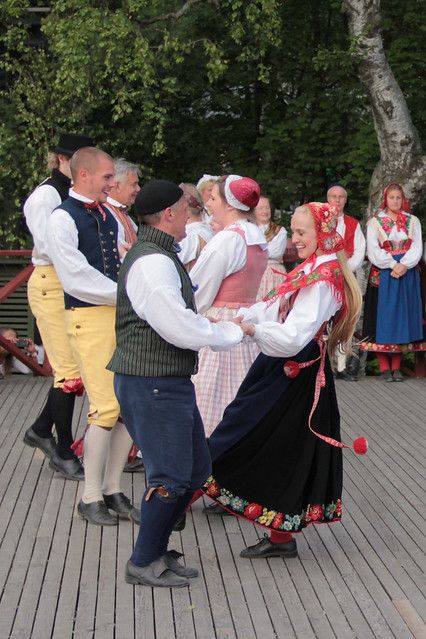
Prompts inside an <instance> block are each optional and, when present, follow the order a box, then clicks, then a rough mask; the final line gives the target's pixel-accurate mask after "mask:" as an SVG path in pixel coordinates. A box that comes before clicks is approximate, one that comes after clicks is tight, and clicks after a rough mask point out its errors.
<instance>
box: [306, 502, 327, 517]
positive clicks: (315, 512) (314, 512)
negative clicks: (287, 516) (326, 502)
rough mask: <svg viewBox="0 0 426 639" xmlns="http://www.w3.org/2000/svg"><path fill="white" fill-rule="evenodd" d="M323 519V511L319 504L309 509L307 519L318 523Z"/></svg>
mask: <svg viewBox="0 0 426 639" xmlns="http://www.w3.org/2000/svg"><path fill="white" fill-rule="evenodd" d="M323 517H324V511H323V509H322V508H321V506H320V505H319V504H317V505H316V506H311V508H310V509H309V518H310V519H312V521H318V520H319V519H322V518H323Z"/></svg>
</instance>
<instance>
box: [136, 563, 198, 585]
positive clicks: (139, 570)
mask: <svg viewBox="0 0 426 639" xmlns="http://www.w3.org/2000/svg"><path fill="white" fill-rule="evenodd" d="M124 578H125V580H126V582H127V583H128V584H134V585H141V586H153V587H154V588H183V587H184V586H189V581H188V579H187V578H186V577H180V576H179V575H177V574H176V573H175V572H173V570H170V568H169V567H168V565H167V563H166V561H165V558H164V556H163V557H160V558H159V559H156V560H155V561H153V562H152V563H151V564H149V566H142V567H141V566H136V565H135V564H134V563H132V562H131V561H130V559H129V561H128V562H127V564H126V572H125V573H124Z"/></svg>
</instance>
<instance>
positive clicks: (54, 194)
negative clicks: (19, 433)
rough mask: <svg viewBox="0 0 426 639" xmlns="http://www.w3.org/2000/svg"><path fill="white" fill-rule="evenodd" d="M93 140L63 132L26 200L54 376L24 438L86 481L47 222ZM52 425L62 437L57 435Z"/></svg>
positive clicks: (75, 387) (35, 290)
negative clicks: (76, 443)
mask: <svg viewBox="0 0 426 639" xmlns="http://www.w3.org/2000/svg"><path fill="white" fill-rule="evenodd" d="M90 144H92V140H91V138H89V137H87V136H84V135H80V134H75V133H64V134H62V135H61V136H60V139H59V142H58V144H57V145H56V146H55V147H53V148H52V149H51V150H50V154H49V166H50V168H51V169H52V173H51V175H50V177H49V178H47V180H44V182H42V183H41V184H40V185H39V186H38V187H37V188H36V189H35V190H34V191H33V192H32V193H31V195H30V196H29V197H28V199H27V200H26V202H25V204H24V215H25V219H26V222H27V226H28V228H29V230H30V232H31V234H32V236H33V241H34V249H33V255H32V262H33V264H34V271H33V273H32V275H31V277H30V279H29V282H28V301H29V304H30V307H31V310H32V312H33V314H34V317H35V318H36V321H37V327H38V329H39V331H40V335H41V338H42V341H43V346H44V348H45V350H46V353H47V355H48V357H49V362H50V365H51V366H52V369H53V374H54V380H53V386H52V387H51V389H50V391H49V394H48V396H47V400H46V403H45V405H44V407H43V409H42V411H41V413H40V415H39V416H38V417H37V419H36V421H35V422H34V423H33V425H32V426H30V428H28V429H27V430H26V432H25V435H24V442H25V443H26V444H27V445H28V446H32V447H33V448H39V449H40V450H42V451H43V453H44V454H45V455H46V456H47V457H49V459H50V461H49V466H50V467H51V468H52V469H53V470H55V471H56V472H58V473H60V474H61V475H62V476H63V477H65V479H72V480H80V479H84V471H83V467H82V465H81V463H80V461H79V459H78V458H77V457H76V456H75V455H74V453H73V451H72V449H71V446H72V443H73V434H72V417H73V411H74V402H75V394H76V393H78V394H81V392H82V383H81V379H80V372H79V369H78V366H77V363H76V361H75V359H74V356H73V353H72V350H71V345H70V343H69V339H68V336H67V334H66V331H65V309H64V292H63V289H62V287H61V283H60V281H59V279H58V277H57V274H56V272H55V269H54V267H53V264H52V258H51V256H50V251H49V249H48V246H47V231H46V229H47V222H48V219H49V217H50V216H51V214H52V211H53V210H54V209H55V208H56V207H57V206H59V205H60V204H61V202H62V201H63V200H65V199H66V198H67V197H68V191H69V188H70V186H71V169H70V161H71V158H72V156H73V154H74V153H75V152H76V151H78V149H80V148H82V147H84V146H87V145H90ZM53 424H54V425H55V428H56V436H57V441H55V438H54V437H53V435H52V427H53Z"/></svg>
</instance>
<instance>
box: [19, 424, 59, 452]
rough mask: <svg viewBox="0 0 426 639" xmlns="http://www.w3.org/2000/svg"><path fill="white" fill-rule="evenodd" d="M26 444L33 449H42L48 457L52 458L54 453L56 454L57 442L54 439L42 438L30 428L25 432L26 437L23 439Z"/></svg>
mask: <svg viewBox="0 0 426 639" xmlns="http://www.w3.org/2000/svg"><path fill="white" fill-rule="evenodd" d="M23 441H24V444H27V445H28V446H31V447H32V448H40V450H42V451H43V453H44V454H45V455H46V457H49V459H50V457H52V455H53V453H55V452H56V440H55V438H54V437H40V435H37V433H36V432H35V431H34V430H33V429H32V427H31V426H30V428H29V429H28V430H27V431H25V435H24V438H23Z"/></svg>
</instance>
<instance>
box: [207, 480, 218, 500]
mask: <svg viewBox="0 0 426 639" xmlns="http://www.w3.org/2000/svg"><path fill="white" fill-rule="evenodd" d="M207 494H208V495H210V496H211V497H217V496H218V495H219V494H220V488H219V484H216V482H215V481H213V482H212V483H211V484H210V486H209V487H208V488H207Z"/></svg>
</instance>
